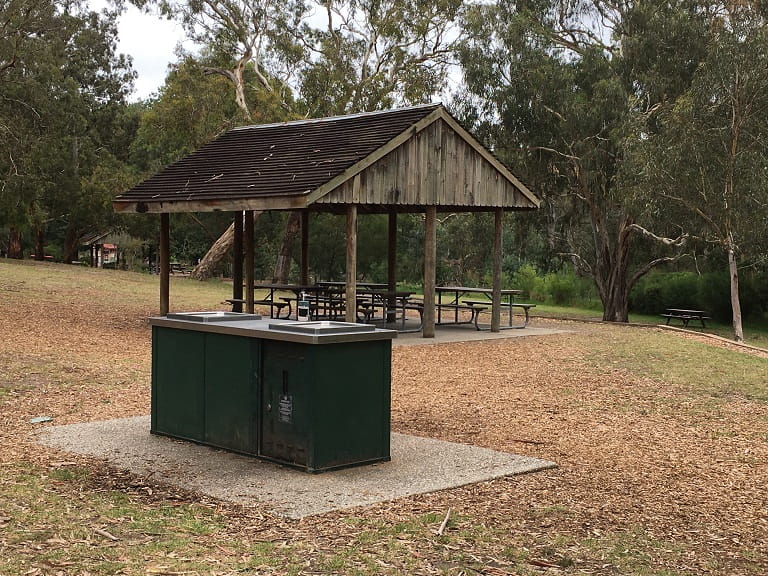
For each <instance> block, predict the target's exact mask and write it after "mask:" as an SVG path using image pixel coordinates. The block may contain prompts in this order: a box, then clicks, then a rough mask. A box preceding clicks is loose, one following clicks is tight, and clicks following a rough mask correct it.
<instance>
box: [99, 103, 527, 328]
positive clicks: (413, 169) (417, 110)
mask: <svg viewBox="0 0 768 576" xmlns="http://www.w3.org/2000/svg"><path fill="white" fill-rule="evenodd" d="M113 206H114V209H115V211H117V212H139V213H146V212H150V213H160V214H161V219H160V222H161V231H160V262H161V270H160V273H161V284H160V287H161V288H160V292H161V294H160V312H161V314H166V313H167V312H168V303H169V293H168V289H169V283H168V280H169V274H170V272H169V270H170V264H169V254H170V252H169V242H170V239H169V214H170V213H171V212H205V211H230V212H233V213H234V217H235V247H236V248H235V250H236V252H237V251H238V250H242V246H243V245H244V247H245V260H246V263H245V284H246V306H247V309H248V311H253V213H254V212H255V211H265V210H297V211H300V213H301V215H302V226H301V229H302V234H301V235H302V242H301V245H302V251H301V254H302V257H301V267H300V268H301V283H303V284H305V283H307V280H308V276H309V274H308V270H309V267H308V261H307V254H308V226H309V214H310V213H311V212H331V213H338V214H346V232H347V256H346V280H347V283H346V290H347V299H348V301H354V299H355V291H356V265H357V217H358V214H359V213H364V214H374V213H378V214H382V213H383V214H388V215H389V262H388V268H389V275H388V283H389V286H390V289H391V290H394V289H395V284H396V277H395V270H396V247H397V244H396V242H397V239H396V231H397V215H398V214H400V213H409V212H410V213H423V214H425V241H424V283H423V287H424V322H423V335H424V336H425V337H432V336H434V330H435V318H434V304H435V302H434V298H435V291H434V288H435V273H436V254H437V251H436V214H437V212H494V213H495V215H496V218H495V235H494V282H493V288H494V294H493V307H492V316H491V329H492V330H494V331H498V329H499V314H500V308H501V306H500V304H501V297H500V290H501V245H502V242H501V240H502V236H501V234H502V215H503V213H504V212H505V211H518V210H533V209H536V208H538V206H539V200H538V199H537V198H536V196H535V195H534V194H533V193H531V191H530V190H528V188H526V187H525V185H523V184H522V183H521V182H520V181H519V180H518V179H517V178H516V177H515V176H514V175H513V174H512V173H511V172H510V171H509V169H508V168H507V167H506V166H504V165H503V164H502V163H501V162H500V161H499V160H498V159H497V158H496V157H495V156H494V155H493V154H492V153H491V152H490V151H489V150H488V149H486V148H485V147H484V146H483V145H482V144H480V143H479V142H478V141H477V140H476V139H475V138H474V137H473V136H472V135H471V134H470V133H469V132H468V131H467V130H465V129H464V128H463V127H462V126H461V125H460V124H459V122H458V121H456V119H455V118H453V116H451V114H450V113H449V112H448V111H447V110H446V109H445V107H444V106H442V105H441V104H430V105H425V106H416V107H410V108H400V109H396V110H387V111H383V112H371V113H363V114H353V115H347V116H337V117H333V118H321V119H316V120H303V121H296V122H285V123H279V124H268V125H259V126H246V127H242V128H235V129H233V130H230V131H228V132H226V133H225V134H223V135H222V136H220V137H218V138H216V139H215V140H213V141H211V142H210V143H208V144H206V145H205V146H203V147H202V148H200V149H199V150H198V151H196V152H194V153H193V154H190V155H189V156H186V157H185V158H182V159H181V160H179V161H178V162H176V163H174V164H172V165H170V166H168V167H167V168H165V169H164V170H162V171H160V172H159V173H157V174H155V175H154V176H152V177H151V178H149V179H147V180H145V181H144V182H142V183H140V184H139V185H138V186H136V187H134V188H132V189H131V190H128V191H127V192H125V193H123V194H121V195H120V196H118V197H117V198H116V199H115V201H114V202H113ZM243 218H244V219H245V226H243V225H242V222H243ZM243 230H244V237H243ZM238 262H240V263H242V258H238V257H236V258H235V273H234V274H233V280H234V294H233V297H235V298H242V292H240V293H238V287H239V289H240V290H242V284H243V275H242V267H241V266H239V265H238ZM238 274H239V276H238ZM350 308H352V307H348V309H347V320H348V321H354V310H350Z"/></svg>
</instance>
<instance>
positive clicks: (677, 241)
mask: <svg viewBox="0 0 768 576" xmlns="http://www.w3.org/2000/svg"><path fill="white" fill-rule="evenodd" d="M627 229H630V230H635V231H637V232H640V233H641V234H642V235H643V236H646V237H648V238H652V239H653V240H655V241H656V242H660V243H661V244H664V246H677V247H681V246H685V243H686V242H687V241H688V234H687V233H686V234H681V235H680V236H678V237H677V238H664V237H662V236H657V235H656V234H654V233H653V232H651V231H650V230H646V229H645V228H643V227H642V226H640V225H639V224H634V223H633V224H629V225H628V226H627Z"/></svg>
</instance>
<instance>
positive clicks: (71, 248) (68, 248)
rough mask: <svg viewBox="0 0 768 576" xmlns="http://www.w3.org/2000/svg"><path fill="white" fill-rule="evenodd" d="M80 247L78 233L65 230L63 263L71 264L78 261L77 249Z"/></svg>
mask: <svg viewBox="0 0 768 576" xmlns="http://www.w3.org/2000/svg"><path fill="white" fill-rule="evenodd" d="M79 247H80V233H79V232H76V231H74V230H67V233H66V235H65V236H64V263H65V264H72V262H74V261H75V260H78V250H77V249H78V248H79Z"/></svg>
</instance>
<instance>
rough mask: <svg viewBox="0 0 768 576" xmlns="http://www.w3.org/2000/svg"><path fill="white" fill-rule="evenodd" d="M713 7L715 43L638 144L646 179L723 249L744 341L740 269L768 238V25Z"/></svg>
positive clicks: (745, 12)
mask: <svg viewBox="0 0 768 576" xmlns="http://www.w3.org/2000/svg"><path fill="white" fill-rule="evenodd" d="M710 13H711V14H713V16H712V20H711V28H712V30H713V31H714V34H713V37H712V42H711V43H710V45H709V50H708V52H707V54H706V57H705V58H704V59H703V61H702V62H701V63H700V65H699V66H698V67H697V69H696V72H695V75H694V77H693V81H692V83H691V85H690V87H689V88H688V90H686V92H685V93H684V94H683V95H682V96H681V97H680V98H678V99H677V100H676V101H675V102H673V103H670V105H669V106H666V107H664V108H662V109H661V110H660V111H659V113H658V123H659V130H658V131H657V132H656V133H655V134H652V135H651V137H650V138H648V139H646V140H644V141H643V142H640V143H639V145H638V147H637V148H638V150H639V151H642V163H643V165H644V166H645V170H644V177H645V178H647V181H648V183H649V185H650V186H651V187H652V188H653V189H654V190H656V191H657V192H658V195H659V196H660V197H661V198H662V199H663V200H665V201H668V202H671V203H672V205H673V206H676V208H677V210H678V211H679V213H680V214H681V217H683V218H686V219H688V220H689V221H691V223H692V224H693V225H694V226H695V227H696V229H697V230H698V236H699V237H700V238H701V239H702V240H704V241H705V242H707V243H708V244H712V245H715V246H718V247H719V248H720V249H721V250H722V251H723V253H724V254H725V256H726V259H727V269H728V274H729V278H730V292H731V309H732V320H733V334H734V338H735V339H736V340H737V341H741V340H743V339H744V332H743V327H742V315H741V304H740V299H739V268H740V265H743V264H748V263H754V262H756V261H758V260H759V259H760V258H761V257H763V256H764V250H765V246H766V241H767V240H768V220H767V219H766V217H765V214H766V211H767V210H768V172H767V171H766V166H768V142H766V134H768V30H766V26H765V20H764V18H763V17H762V15H761V14H760V13H759V12H758V11H757V10H755V9H754V8H753V7H752V6H751V5H749V4H739V5H732V6H730V7H729V10H724V9H723V10H714V9H713V10H711V11H710Z"/></svg>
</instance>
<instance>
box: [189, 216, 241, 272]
mask: <svg viewBox="0 0 768 576" xmlns="http://www.w3.org/2000/svg"><path fill="white" fill-rule="evenodd" d="M234 238H235V224H234V222H233V223H232V224H230V225H229V228H227V229H226V230H225V231H224V234H222V235H221V236H219V239H218V240H216V242H214V243H213V246H211V248H210V250H208V252H206V254H205V256H203V259H202V260H200V264H198V265H197V266H195V269H194V270H192V272H191V274H190V275H189V277H190V278H194V279H195V280H201V281H202V280H208V279H209V278H210V277H211V276H213V272H214V271H215V270H216V266H218V264H219V262H221V261H222V260H223V259H224V257H225V256H226V255H227V252H229V249H230V247H231V246H232V242H233V241H234Z"/></svg>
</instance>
